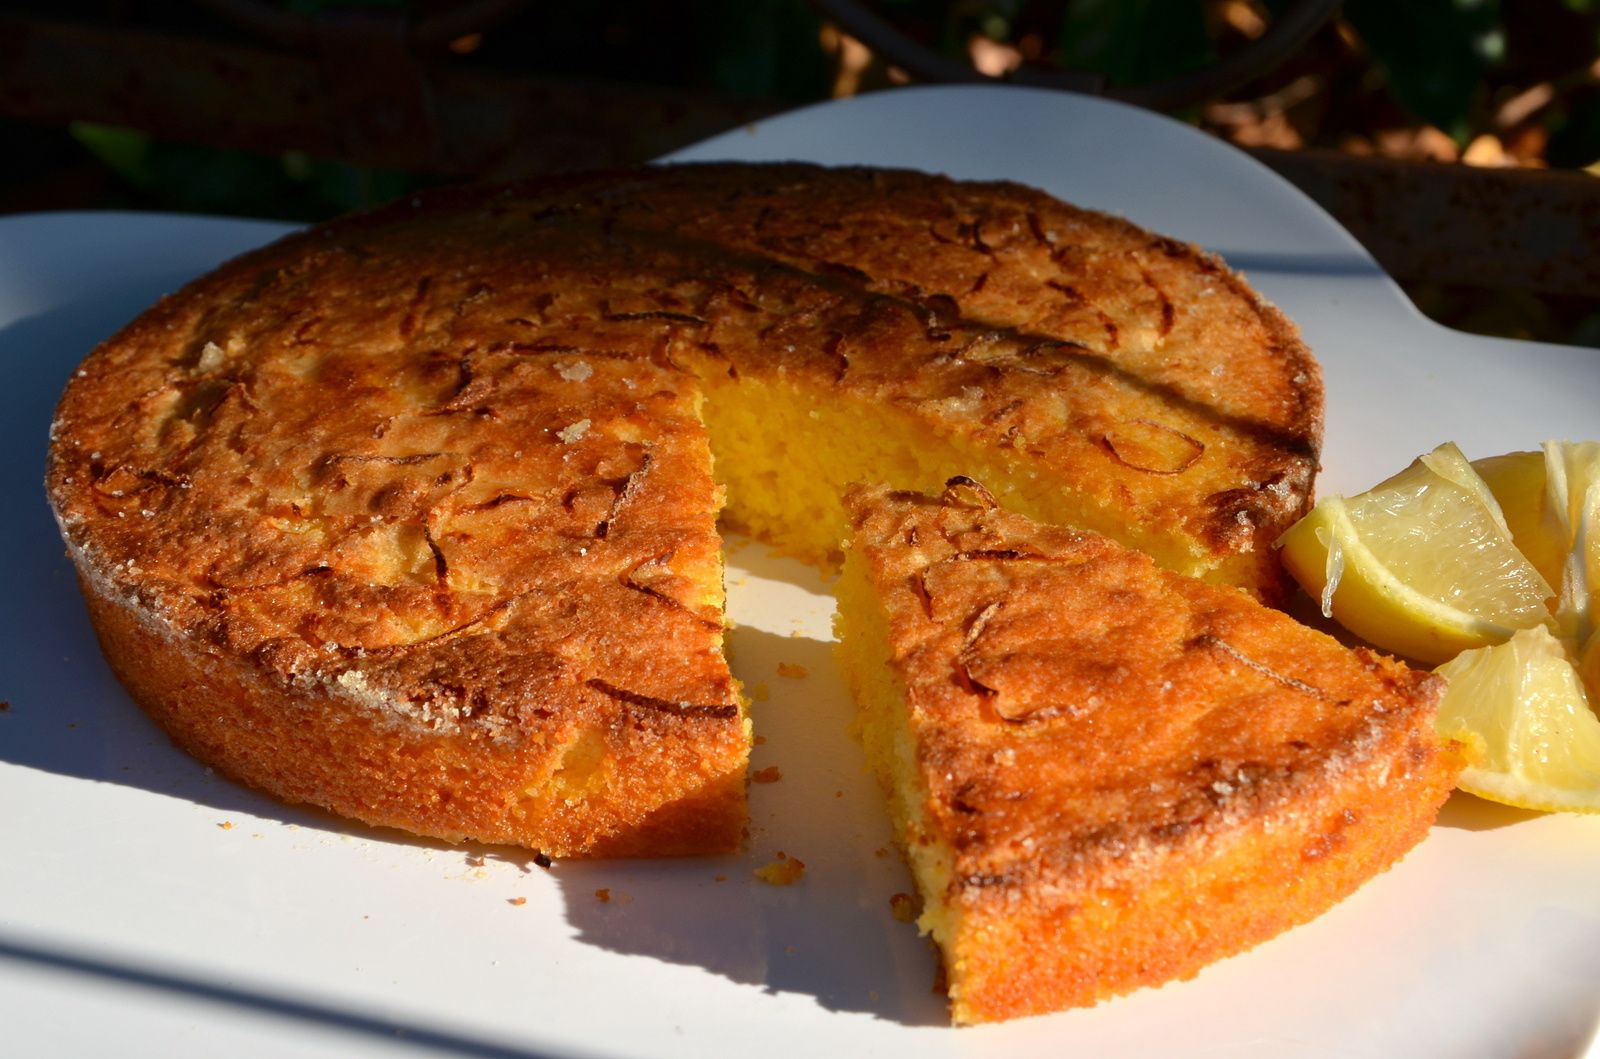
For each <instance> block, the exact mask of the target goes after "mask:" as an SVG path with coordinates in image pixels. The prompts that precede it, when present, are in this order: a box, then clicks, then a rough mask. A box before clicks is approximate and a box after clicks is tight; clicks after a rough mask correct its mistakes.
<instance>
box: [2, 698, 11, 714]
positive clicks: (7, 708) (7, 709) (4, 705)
mask: <svg viewBox="0 0 1600 1059" xmlns="http://www.w3.org/2000/svg"><path fill="white" fill-rule="evenodd" d="M10 711H11V703H9V702H7V701H6V700H5V699H0V713H9V712H10Z"/></svg>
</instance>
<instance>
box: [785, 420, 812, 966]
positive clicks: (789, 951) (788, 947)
mask: <svg viewBox="0 0 1600 1059" xmlns="http://www.w3.org/2000/svg"><path fill="white" fill-rule="evenodd" d="M812 414H813V415H815V414H816V413H812ZM799 951H800V950H799V949H797V948H795V947H794V946H793V945H785V946H784V947H783V952H784V955H786V956H793V955H794V954H795V953H797V952H799Z"/></svg>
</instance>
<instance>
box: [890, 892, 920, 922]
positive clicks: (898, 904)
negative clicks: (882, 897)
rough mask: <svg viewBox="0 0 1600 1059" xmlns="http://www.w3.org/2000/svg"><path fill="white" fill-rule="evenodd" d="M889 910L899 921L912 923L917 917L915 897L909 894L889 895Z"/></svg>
mask: <svg viewBox="0 0 1600 1059" xmlns="http://www.w3.org/2000/svg"><path fill="white" fill-rule="evenodd" d="M889 910H890V911H891V912H893V913H894V918H895V919H897V920H899V921H900V922H902V923H914V922H916V919H917V899H916V898H915V897H912V896H911V895H910V894H893V895H891V896H890V897H889Z"/></svg>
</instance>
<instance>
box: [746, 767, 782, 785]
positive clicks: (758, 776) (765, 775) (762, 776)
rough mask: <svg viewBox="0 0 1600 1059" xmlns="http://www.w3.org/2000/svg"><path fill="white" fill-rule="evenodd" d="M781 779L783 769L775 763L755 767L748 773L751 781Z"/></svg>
mask: <svg viewBox="0 0 1600 1059" xmlns="http://www.w3.org/2000/svg"><path fill="white" fill-rule="evenodd" d="M781 779H783V770H782V769H780V768H779V767H778V766H776V765H768V766H767V767H766V768H764V769H756V770H755V771H754V772H752V773H750V782H751V783H777V782H778V781H779V780H781Z"/></svg>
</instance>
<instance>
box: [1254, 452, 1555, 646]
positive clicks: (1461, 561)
mask: <svg viewBox="0 0 1600 1059" xmlns="http://www.w3.org/2000/svg"><path fill="white" fill-rule="evenodd" d="M1279 543H1280V545H1281V546H1282V549H1283V552H1282V554H1283V561H1284V565H1285V566H1286V567H1287V568H1288V569H1289V572H1290V573H1291V574H1292V575H1293V576H1294V578H1295V579H1296V580H1297V581H1299V582H1300V584H1301V585H1303V586H1304V587H1305V589H1306V591H1307V592H1309V593H1310V594H1311V595H1312V596H1313V597H1314V598H1318V599H1320V601H1321V603H1322V613H1323V614H1324V615H1325V616H1328V617H1333V618H1336V619H1338V621H1339V622H1340V624H1342V625H1344V626H1345V628H1347V629H1349V630H1350V631H1351V632H1354V633H1356V634H1357V635H1359V636H1361V637H1364V638H1365V639H1367V640H1369V641H1371V642H1372V643H1373V644H1376V645H1377V646H1379V647H1382V648H1384V649H1386V650H1389V651H1393V652H1395V653H1396V654H1400V655H1405V656H1406V657H1409V658H1414V659H1418V660H1420V661H1423V662H1427V663H1430V664H1437V663H1440V662H1443V661H1446V660H1448V659H1450V658H1453V657H1454V656H1455V655H1457V654H1459V653H1460V652H1462V651H1465V650H1469V649H1471V648H1475V647H1486V646H1488V645H1490V644H1497V643H1503V642H1505V641H1506V640H1507V639H1509V638H1510V637H1511V634H1512V633H1514V632H1515V631H1516V630H1518V629H1524V628H1529V627H1531V626H1535V625H1544V624H1549V623H1550V620H1551V619H1550V612H1549V609H1548V608H1547V607H1546V604H1545V601H1546V600H1547V599H1549V598H1550V597H1551V596H1552V595H1553V594H1554V593H1553V592H1552V591H1551V589H1550V585H1549V583H1548V582H1547V581H1546V580H1545V579H1544V578H1543V577H1542V576H1540V574H1539V571H1538V570H1537V569H1535V568H1534V566H1533V564H1531V563H1530V562H1529V561H1528V560H1527V559H1526V558H1524V557H1523V555H1522V553H1521V552H1520V551H1518V550H1517V547H1516V545H1515V543H1513V541H1512V533H1511V529H1510V527H1509V526H1508V525H1507V524H1506V520H1505V516H1504V514H1503V513H1502V512H1501V510H1500V505H1499V503H1498V502H1497V501H1496V500H1495V498H1494V494H1492V493H1491V492H1490V491H1489V487H1488V486H1487V485H1486V484H1484V481H1483V479H1482V478H1480V477H1479V476H1478V473H1477V472H1476V471H1474V470H1473V468H1472V465H1471V464H1469V463H1468V462H1467V460H1466V457H1464V456H1462V455H1461V450H1460V449H1458V448H1456V446H1455V445H1454V444H1453V443H1446V444H1444V445H1441V446H1439V447H1438V448H1437V449H1435V450H1433V451H1432V452H1430V453H1428V454H1427V455H1425V456H1422V457H1420V458H1418V459H1417V460H1416V461H1414V462H1413V463H1412V464H1411V466H1409V467H1407V468H1406V469H1405V470H1403V471H1401V472H1400V473H1399V474H1397V475H1395V476H1394V477H1393V478H1390V479H1388V480H1387V481H1385V482H1382V483H1380V484H1379V485H1377V486H1375V487H1373V488H1372V489H1369V490H1368V491H1367V492H1365V493H1362V494H1360V495H1359V496H1354V497H1350V498H1349V499H1344V498H1341V497H1337V496H1334V497H1329V498H1327V499H1325V500H1323V501H1321V502H1320V503H1318V504H1317V506H1316V508H1315V510H1313V511H1312V512H1311V514H1309V515H1307V516H1306V517H1305V518H1303V519H1301V520H1300V521H1299V522H1298V523H1296V524H1295V525H1294V526H1292V527H1290V529H1289V531H1288V532H1287V533H1285V534H1284V535H1283V537H1282V538H1281V540H1280V541H1279Z"/></svg>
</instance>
